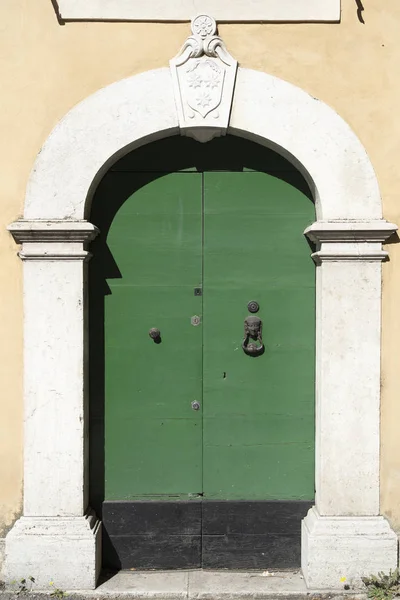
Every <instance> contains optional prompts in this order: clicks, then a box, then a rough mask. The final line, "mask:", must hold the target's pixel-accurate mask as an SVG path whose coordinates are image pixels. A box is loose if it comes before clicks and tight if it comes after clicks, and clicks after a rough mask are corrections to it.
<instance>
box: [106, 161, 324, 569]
mask: <svg viewBox="0 0 400 600" xmlns="http://www.w3.org/2000/svg"><path fill="white" fill-rule="evenodd" d="M104 188H105V189H106V192H105V189H104ZM113 189H114V190H117V189H118V190H119V191H120V190H125V192H123V193H122V196H123V197H124V201H123V202H122V203H121V206H120V208H119V210H118V211H117V212H116V214H115V216H114V218H113V220H112V222H111V223H110V227H109V231H108V232H107V236H106V237H107V247H108V249H109V252H110V254H111V256H112V258H113V261H114V263H115V265H117V268H118V276H114V277H113V278H110V279H108V285H109V293H108V294H107V295H106V297H105V312H104V331H105V337H104V343H105V367H104V368H105V410H104V448H105V450H104V455H105V466H104V477H105V489H104V503H103V522H104V528H105V547H106V552H105V562H106V564H107V565H108V566H111V567H122V568H138V569H139V568H184V567H200V566H203V567H205V568H274V567H276V568H283V567H293V566H296V565H297V563H298V561H299V555H300V550H299V543H300V537H299V531H300V521H301V518H302V517H303V516H304V515H305V513H306V512H307V508H308V506H309V505H310V504H311V501H312V499H313V497H314V321H315V312H314V296H315V284H314V267H313V263H312V261H311V259H310V249H309V247H308V244H307V242H306V241H305V238H304V236H303V233H302V232H303V231H304V228H305V227H306V226H307V225H308V224H309V223H310V222H312V220H313V205H312V203H311V202H310V200H309V198H308V197H307V196H306V195H305V194H304V193H303V192H302V191H300V190H299V189H297V187H295V186H293V185H291V184H290V183H289V182H288V181H287V178H285V177H282V176H281V174H279V172H278V173H274V172H273V173H271V172H269V173H268V172H259V171H255V170H242V171H236V172H230V171H218V170H215V171H211V170H204V171H203V172H198V171H197V170H195V169H188V170H185V171H180V172H159V173H157V172H150V173H149V172H139V171H124V170H121V171H119V170H115V171H113V172H111V173H109V174H108V176H107V178H106V180H105V182H104V181H103V193H108V195H109V196H110V199H111V198H112V195H113ZM251 302H252V303H253V304H249V303H251ZM256 304H257V305H258V309H257V306H256ZM249 309H250V310H249ZM251 311H253V312H251ZM254 311H255V312H254ZM249 316H250V317H252V319H253V321H256V320H257V319H258V321H256V323H255V325H256V327H257V326H259V325H261V327H259V330H260V335H257V331H256V332H255V334H254V335H253V336H251V333H254V330H252V329H251V323H250V335H249V328H247V335H246V333H245V319H247V318H248V317H249ZM250 321H251V320H250ZM253 325H254V323H253ZM149 333H150V334H151V335H152V336H153V337H151V336H150V335H149ZM251 344H253V346H251ZM262 344H263V346H264V351H263V348H262V347H261V346H262ZM249 345H250V347H249Z"/></svg>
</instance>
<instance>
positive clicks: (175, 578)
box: [0, 570, 366, 600]
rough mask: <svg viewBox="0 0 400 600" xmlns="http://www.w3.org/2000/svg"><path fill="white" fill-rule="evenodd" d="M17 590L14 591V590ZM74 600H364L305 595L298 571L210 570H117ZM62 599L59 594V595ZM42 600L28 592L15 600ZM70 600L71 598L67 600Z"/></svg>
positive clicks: (0, 599) (4, 597) (5, 596)
mask: <svg viewBox="0 0 400 600" xmlns="http://www.w3.org/2000/svg"><path fill="white" fill-rule="evenodd" d="M16 591H17V590H16ZM65 592H66V594H67V595H68V597H72V596H74V598H75V599H76V600H85V599H88V600H94V599H96V600H97V599H99V600H103V599H104V600H108V599H111V598H112V599H117V598H122V600H128V599H131V598H132V599H133V600H150V599H154V600H183V599H185V600H274V599H275V598H276V599H277V600H307V599H310V600H314V599H315V600H317V599H318V600H319V599H321V600H351V599H353V598H357V599H358V600H361V599H362V600H364V599H365V598H366V596H365V595H364V594H359V593H352V592H351V590H349V591H347V592H345V591H344V590H343V591H341V590H338V591H337V592H336V593H332V592H330V593H327V592H323V591H321V592H309V591H308V590H307V588H306V586H305V583H304V580H303V578H302V576H301V575H300V573H299V572H285V573H277V572H275V573H274V574H270V573H268V572H267V571H265V572H264V573H257V572H249V573H242V572H229V573H227V572H221V571H219V572H212V571H196V570H195V571H165V572H159V571H158V572H153V573H152V572H146V573H145V572H136V571H120V572H119V573H117V574H115V575H112V574H110V575H107V574H104V575H103V577H102V579H101V581H100V584H99V586H98V587H97V589H96V590H93V591H90V592H87V591H82V592H79V591H78V592H76V591H74V592H68V590H65ZM61 596H62V594H61ZM22 598H29V600H43V593H38V592H35V591H34V590H32V591H31V592H29V593H27V594H26V593H24V594H19V599H21V600H22ZM9 599H10V600H11V599H15V592H14V593H10V592H9V591H6V590H3V591H1V592H0V600H9ZM71 600H72V598H71Z"/></svg>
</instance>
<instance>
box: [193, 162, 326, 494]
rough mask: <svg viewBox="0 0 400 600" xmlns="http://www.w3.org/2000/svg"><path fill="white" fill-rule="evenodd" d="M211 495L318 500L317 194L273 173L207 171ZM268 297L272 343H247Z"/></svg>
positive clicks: (266, 332)
mask: <svg viewBox="0 0 400 600" xmlns="http://www.w3.org/2000/svg"><path fill="white" fill-rule="evenodd" d="M204 179H205V188H204V198H205V217H204V219H205V229H204V236H205V246H204V384H203V385H204V396H203V411H204V413H203V419H204V428H203V435H204V448H203V452H204V458H203V460H204V497H205V498H207V499H226V500H229V499H231V500H233V499H246V500H275V499H276V500H309V499H312V498H313V497H314V364H315V359H314V343H315V342H314V337H315V334H314V323H315V306H314V304H315V301H314V297H315V272H314V264H313V262H312V259H311V258H310V249H309V246H308V244H307V242H306V240H305V238H304V236H303V231H304V228H305V227H306V226H307V225H308V224H309V223H311V222H312V221H313V220H314V206H313V204H312V202H311V201H310V200H309V199H308V198H307V197H306V196H305V195H304V194H303V193H302V192H300V191H299V190H298V189H296V188H295V187H293V186H291V185H290V184H289V183H287V182H285V181H283V180H282V179H279V178H278V177H274V176H272V175H270V174H266V173H258V172H244V173H229V172H226V173H216V172H210V173H205V174H204ZM250 300H255V301H257V302H258V303H259V304H260V311H259V312H258V313H257V316H259V317H260V318H261V319H262V321H263V338H264V341H265V346H266V351H265V353H264V355H262V356H259V357H256V358H254V357H249V356H246V355H245V354H244V352H243V350H242V348H241V343H242V340H243V323H244V319H245V318H246V316H248V315H249V313H248V310H247V303H248V302H249V301H250Z"/></svg>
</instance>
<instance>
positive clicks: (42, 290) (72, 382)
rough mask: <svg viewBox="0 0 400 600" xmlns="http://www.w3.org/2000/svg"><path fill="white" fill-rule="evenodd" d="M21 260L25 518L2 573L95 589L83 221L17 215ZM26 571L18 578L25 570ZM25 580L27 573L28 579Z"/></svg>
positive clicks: (96, 535) (41, 583)
mask: <svg viewBox="0 0 400 600" xmlns="http://www.w3.org/2000/svg"><path fill="white" fill-rule="evenodd" d="M9 230H10V231H11V233H12V235H13V236H14V239H15V240H16V242H17V243H19V244H22V251H21V252H20V254H19V255H20V257H21V258H22V260H23V261H24V315H25V322H24V404H25V405H24V415H25V416H24V516H23V517H22V518H21V519H19V520H18V521H17V522H16V524H15V525H14V527H13V528H12V530H11V531H10V533H9V534H8V535H7V537H6V560H5V576H6V578H7V580H8V581H12V580H19V579H20V578H21V576H22V575H23V574H27V573H30V574H32V575H33V576H34V577H35V580H36V583H37V585H38V587H42V588H44V589H46V588H47V589H50V588H49V582H50V581H51V580H53V581H55V584H56V585H57V586H58V587H62V588H64V589H66V588H69V589H76V588H93V587H95V583H96V580H97V576H98V573H99V568H100V558H99V552H100V546H101V539H100V523H99V521H98V520H97V519H96V517H95V515H94V514H93V513H91V512H90V511H89V512H88V515H87V516H86V517H85V516H84V515H85V513H86V511H87V499H88V489H87V485H86V476H87V473H86V470H87V469H86V462H87V450H86V444H87V441H88V440H87V428H88V423H87V415H86V412H87V407H86V404H87V398H86V388H85V377H84V372H85V368H86V367H85V357H86V356H87V352H86V327H85V312H86V307H85V297H86V291H85V286H86V261H87V259H88V258H89V257H90V255H89V253H88V252H87V250H86V248H85V247H86V244H87V243H88V242H89V241H90V240H92V239H93V238H94V237H95V235H96V233H97V229H96V227H94V226H93V225H92V224H91V223H87V222H84V221H50V220H47V221H24V220H20V221H16V222H15V223H12V224H11V225H10V226H9ZM21 574H22V575H21ZM24 576H25V575H24Z"/></svg>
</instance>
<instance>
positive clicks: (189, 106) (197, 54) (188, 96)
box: [170, 15, 237, 142]
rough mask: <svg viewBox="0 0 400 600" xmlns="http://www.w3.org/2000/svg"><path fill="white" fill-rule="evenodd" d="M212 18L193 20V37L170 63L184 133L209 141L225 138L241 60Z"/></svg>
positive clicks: (180, 124) (199, 139) (200, 17)
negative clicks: (223, 136)
mask: <svg viewBox="0 0 400 600" xmlns="http://www.w3.org/2000/svg"><path fill="white" fill-rule="evenodd" d="M216 32H217V24H216V22H215V20H214V19H213V18H212V17H210V16H208V15H198V16H197V17H195V18H194V19H193V20H192V35H191V36H190V37H188V39H187V40H186V42H185V43H184V45H183V46H182V49H181V50H180V52H179V54H178V55H177V56H176V57H175V58H173V59H172V60H171V61H170V68H171V73H172V83H173V88H174V95H175V102H176V106H177V109H178V120H179V127H180V130H181V133H182V134H183V135H188V136H190V137H193V138H194V139H196V140H198V141H199V142H208V141H210V140H211V139H212V138H213V137H218V136H221V135H225V134H226V131H227V128H228V123H229V117H230V114H231V106H232V100H233V91H234V87H235V79H236V71H237V61H236V60H235V59H234V58H232V56H231V55H230V54H229V52H228V51H227V50H226V48H225V44H224V42H223V41H222V40H221V38H220V37H218V36H217V35H215V34H216Z"/></svg>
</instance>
